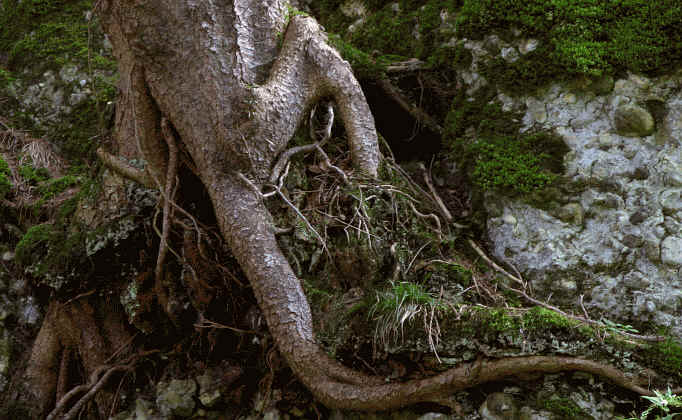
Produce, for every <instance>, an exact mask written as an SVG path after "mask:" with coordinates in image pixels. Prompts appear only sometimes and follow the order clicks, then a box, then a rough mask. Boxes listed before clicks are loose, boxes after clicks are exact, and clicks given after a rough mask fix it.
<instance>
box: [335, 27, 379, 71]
mask: <svg viewBox="0 0 682 420" xmlns="http://www.w3.org/2000/svg"><path fill="white" fill-rule="evenodd" d="M329 43H330V44H331V45H332V46H334V48H336V50H337V51H338V52H339V54H341V57H343V59H344V60H346V61H348V63H349V64H350V65H351V67H353V72H354V73H355V77H357V78H358V79H369V78H376V77H381V76H382V75H383V74H384V72H385V71H386V62H385V61H382V60H377V59H375V58H374V57H372V56H371V55H369V54H367V53H366V52H364V51H362V50H360V49H358V48H356V47H354V46H353V45H352V44H351V43H350V42H347V41H344V40H343V39H342V38H341V37H340V36H339V35H338V34H329Z"/></svg>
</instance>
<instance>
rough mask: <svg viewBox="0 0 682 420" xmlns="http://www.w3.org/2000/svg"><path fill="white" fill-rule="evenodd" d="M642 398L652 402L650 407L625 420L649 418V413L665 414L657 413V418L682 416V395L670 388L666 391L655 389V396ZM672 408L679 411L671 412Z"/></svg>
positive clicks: (664, 418)
mask: <svg viewBox="0 0 682 420" xmlns="http://www.w3.org/2000/svg"><path fill="white" fill-rule="evenodd" d="M642 398H644V399H645V400H648V401H649V402H650V403H651V404H650V405H649V407H648V408H647V409H646V410H644V411H643V412H642V414H641V415H640V416H639V417H630V418H627V419H625V420H647V419H648V418H649V414H652V413H661V414H662V415H663V417H661V415H657V416H656V420H673V419H675V418H680V417H682V413H680V412H679V411H681V410H682V397H680V396H677V395H675V394H673V393H672V391H671V390H670V388H668V391H666V392H665V393H662V392H660V391H658V390H654V396H653V397H648V396H644V397H642ZM672 409H676V411H677V413H675V412H673V413H671V410H672Z"/></svg>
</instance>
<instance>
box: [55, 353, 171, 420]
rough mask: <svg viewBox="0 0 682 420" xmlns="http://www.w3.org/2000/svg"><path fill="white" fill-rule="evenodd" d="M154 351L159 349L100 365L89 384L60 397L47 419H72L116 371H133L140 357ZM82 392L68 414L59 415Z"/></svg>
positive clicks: (91, 376)
mask: <svg viewBox="0 0 682 420" xmlns="http://www.w3.org/2000/svg"><path fill="white" fill-rule="evenodd" d="M154 353H158V350H151V351H146V352H143V353H140V354H135V355H132V356H130V357H128V358H127V360H125V361H123V362H122V363H121V364H118V365H114V366H110V365H102V366H100V367H98V368H97V369H95V371H94V372H92V374H91V375H90V379H89V381H88V383H87V384H84V385H79V386H77V387H75V388H73V389H71V390H70V391H69V392H68V393H66V394H65V395H64V396H63V397H62V398H61V399H59V401H58V402H57V405H56V406H55V408H54V410H52V412H50V414H48V416H47V417H46V420H57V419H59V420H72V419H73V418H75V417H76V416H77V415H78V413H79V412H80V410H81V409H82V408H83V406H85V404H86V403H88V402H89V401H90V400H91V399H92V398H93V397H94V396H95V395H96V394H97V392H99V391H100V389H102V387H103V386H104V385H106V383H107V382H108V380H109V378H111V376H112V375H113V374H114V373H116V372H132V371H133V369H134V367H135V364H136V363H137V361H138V360H139V359H140V358H142V357H145V356H148V355H150V354H154ZM82 393H85V395H83V396H82V397H81V398H80V399H79V400H78V401H77V402H76V403H75V404H74V405H73V406H72V407H71V409H70V410H69V411H68V412H67V413H66V414H64V415H63V416H59V415H60V414H61V413H62V411H64V410H65V409H66V405H67V404H68V403H69V401H71V399H73V398H74V397H75V396H77V395H78V394H82ZM57 416H59V417H57Z"/></svg>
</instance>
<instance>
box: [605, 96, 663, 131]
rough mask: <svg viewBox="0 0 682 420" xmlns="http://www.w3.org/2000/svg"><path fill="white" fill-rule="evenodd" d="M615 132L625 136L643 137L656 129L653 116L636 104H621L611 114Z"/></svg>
mask: <svg viewBox="0 0 682 420" xmlns="http://www.w3.org/2000/svg"><path fill="white" fill-rule="evenodd" d="M613 125H614V128H615V129H616V132H617V133H618V134H620V135H621V136H626V137H645V136H650V135H651V134H653V132H654V130H655V129H656V125H655V122H654V117H653V116H651V114H650V113H649V111H647V110H646V109H644V108H642V107H640V106H637V105H631V104H627V105H621V106H619V107H618V108H617V109H616V112H615V113H614V116H613Z"/></svg>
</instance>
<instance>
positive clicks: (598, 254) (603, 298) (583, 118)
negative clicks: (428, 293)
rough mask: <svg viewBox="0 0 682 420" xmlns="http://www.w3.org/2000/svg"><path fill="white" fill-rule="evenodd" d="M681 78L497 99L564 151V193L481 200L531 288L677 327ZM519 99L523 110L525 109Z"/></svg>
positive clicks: (681, 262) (493, 235)
mask: <svg viewBox="0 0 682 420" xmlns="http://www.w3.org/2000/svg"><path fill="white" fill-rule="evenodd" d="M680 86H682V76H681V75H679V74H678V75H676V76H668V77H662V78H660V79H646V78H643V77H640V76H636V75H630V76H629V77H628V78H627V79H622V80H617V81H616V82H615V83H614V87H613V90H612V91H610V92H608V93H605V92H604V90H597V91H596V92H595V91H594V90H589V89H581V90H578V89H573V90H572V89H570V88H567V87H563V86H560V85H554V86H552V87H550V88H549V89H547V90H546V91H544V93H542V94H541V95H538V96H528V97H520V98H509V97H507V96H505V97H504V98H500V99H501V101H502V102H503V103H505V105H506V106H508V107H517V108H520V109H525V115H524V117H523V122H524V126H525V129H527V130H528V129H531V128H533V129H536V128H542V129H551V130H555V131H556V132H557V133H559V134H560V135H562V136H563V138H564V140H565V142H566V144H567V145H568V146H569V147H570V149H571V151H570V152H569V153H568V154H567V155H566V157H565V162H564V163H565V166H566V173H565V174H564V178H565V179H564V181H563V187H562V188H560V189H561V191H562V193H561V194H559V195H558V196H553V199H552V200H549V201H548V202H546V203H544V205H543V208H542V209H541V208H537V207H533V206H531V205H529V204H527V201H524V200H523V199H508V198H500V197H499V196H493V195H492V194H491V195H489V196H488V197H487V198H486V204H485V205H486V208H487V210H488V212H489V215H490V218H489V220H488V222H487V231H488V236H489V239H490V243H491V244H492V247H493V250H494V255H495V256H496V257H497V258H498V259H500V260H502V261H507V262H509V263H511V264H513V265H514V266H515V267H516V268H517V269H518V270H520V271H521V272H522V273H523V274H524V275H525V277H526V279H527V280H530V281H531V282H532V285H533V287H534V289H535V291H536V292H540V293H544V294H545V295H546V296H547V295H549V294H550V293H552V294H553V296H554V297H553V301H555V302H557V299H558V301H560V302H561V303H563V304H575V303H576V302H577V300H578V296H579V295H581V294H583V295H585V302H589V303H588V304H587V305H586V307H587V309H588V310H590V309H591V310H595V309H597V310H599V311H601V312H602V314H603V316H605V317H607V318H612V319H621V320H634V321H653V322H655V323H657V324H661V325H664V326H668V327H670V328H671V330H672V332H673V334H675V335H676V336H678V337H681V336H682V316H681V315H682V92H680ZM524 106H525V108H524Z"/></svg>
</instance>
